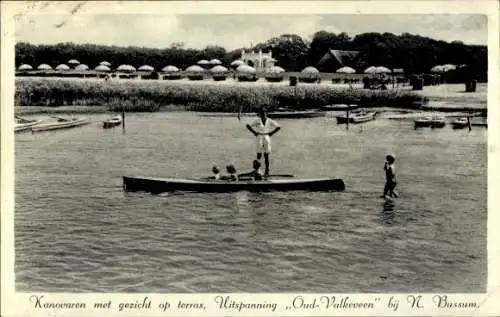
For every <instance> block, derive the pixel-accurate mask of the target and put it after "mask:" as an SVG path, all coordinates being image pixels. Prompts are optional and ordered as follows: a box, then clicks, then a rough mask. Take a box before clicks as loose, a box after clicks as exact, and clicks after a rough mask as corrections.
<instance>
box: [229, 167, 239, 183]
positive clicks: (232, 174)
mask: <svg viewBox="0 0 500 317" xmlns="http://www.w3.org/2000/svg"><path fill="white" fill-rule="evenodd" d="M226 172H227V173H228V174H229V176H228V177H227V179H228V180H230V181H237V180H238V175H237V174H236V168H235V167H234V165H233V164H229V165H228V166H226Z"/></svg>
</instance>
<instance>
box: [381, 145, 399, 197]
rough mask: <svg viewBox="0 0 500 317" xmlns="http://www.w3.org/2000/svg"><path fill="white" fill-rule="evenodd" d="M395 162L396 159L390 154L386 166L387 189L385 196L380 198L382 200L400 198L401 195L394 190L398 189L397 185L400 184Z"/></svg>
mask: <svg viewBox="0 0 500 317" xmlns="http://www.w3.org/2000/svg"><path fill="white" fill-rule="evenodd" d="M395 161H396V158H395V157H394V156H393V155H390V154H389V155H387V156H386V157H385V164H384V171H385V187H384V194H383V195H382V196H380V197H381V198H386V197H387V196H389V197H399V194H398V193H397V192H396V191H394V188H396V185H397V184H398V183H397V182H396V171H395V166H394V162H395Z"/></svg>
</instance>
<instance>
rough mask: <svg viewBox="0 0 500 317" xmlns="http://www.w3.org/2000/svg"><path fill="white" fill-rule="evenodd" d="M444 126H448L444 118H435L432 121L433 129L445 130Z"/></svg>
mask: <svg viewBox="0 0 500 317" xmlns="http://www.w3.org/2000/svg"><path fill="white" fill-rule="evenodd" d="M444 126H446V121H445V119H444V118H443V117H433V118H432V119H431V128H433V129H437V128H444Z"/></svg>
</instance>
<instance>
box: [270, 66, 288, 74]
mask: <svg viewBox="0 0 500 317" xmlns="http://www.w3.org/2000/svg"><path fill="white" fill-rule="evenodd" d="M284 72H285V70H284V69H283V68H282V67H279V66H273V67H271V68H270V69H269V71H268V73H273V74H279V73H284Z"/></svg>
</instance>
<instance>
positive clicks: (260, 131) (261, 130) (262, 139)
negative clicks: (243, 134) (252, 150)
mask: <svg viewBox="0 0 500 317" xmlns="http://www.w3.org/2000/svg"><path fill="white" fill-rule="evenodd" d="M258 114H259V118H258V119H256V120H255V121H253V122H252V123H250V124H247V129H248V130H249V131H250V132H252V134H253V135H255V137H256V139H255V142H256V144H255V145H256V152H257V160H258V161H260V159H261V157H262V154H264V163H265V166H266V169H265V171H264V176H269V154H270V153H271V137H272V136H273V135H274V134H275V133H276V132H278V131H279V130H280V129H281V128H280V126H279V124H277V123H276V121H274V120H273V119H270V118H268V117H267V112H266V109H265V108H264V107H262V108H260V109H259V112H258Z"/></svg>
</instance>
